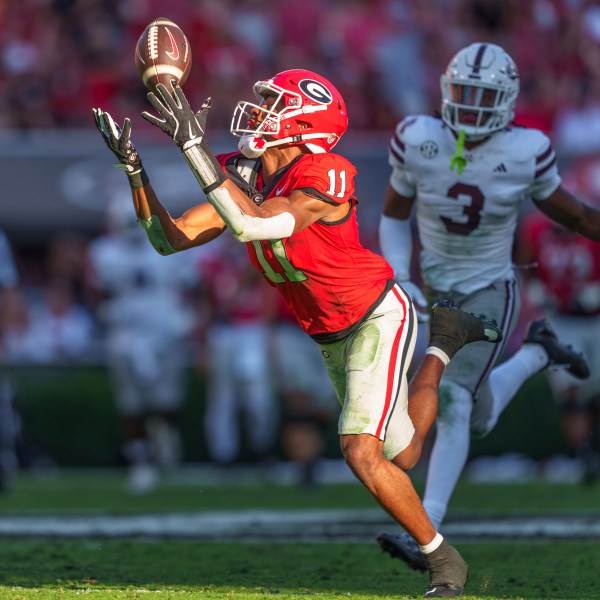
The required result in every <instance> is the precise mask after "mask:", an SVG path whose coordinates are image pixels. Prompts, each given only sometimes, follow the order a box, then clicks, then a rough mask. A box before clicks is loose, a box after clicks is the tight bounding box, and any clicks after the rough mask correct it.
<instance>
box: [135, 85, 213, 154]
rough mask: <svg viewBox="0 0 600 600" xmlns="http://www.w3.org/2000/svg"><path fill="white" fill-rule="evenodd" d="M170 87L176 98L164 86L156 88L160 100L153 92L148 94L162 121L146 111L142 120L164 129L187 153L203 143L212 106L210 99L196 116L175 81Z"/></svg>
mask: <svg viewBox="0 0 600 600" xmlns="http://www.w3.org/2000/svg"><path fill="white" fill-rule="evenodd" d="M171 85H172V87H173V92H174V95H172V94H170V93H169V92H168V90H167V88H166V87H165V86H164V85H163V84H162V83H159V84H158V85H157V86H156V89H157V90H158V92H159V94H160V98H159V97H158V96H157V95H156V94H154V93H153V92H150V93H149V94H148V100H149V101H150V104H152V106H153V107H154V108H155V109H156V111H157V112H158V114H159V115H160V116H161V117H162V118H158V117H156V116H154V115H152V114H150V113H148V112H143V113H142V117H144V119H146V121H148V122H149V123H152V125H156V126H157V127H159V128H160V129H162V130H163V131H164V132H165V133H166V134H167V135H168V136H169V137H170V138H171V139H172V140H173V141H174V142H175V143H176V144H177V145H178V146H179V149H180V150H181V151H182V152H184V151H185V150H188V149H189V148H191V147H192V146H196V145H199V144H202V142H203V140H204V132H205V129H206V117H207V115H208V111H209V109H210V105H211V103H210V98H208V99H207V100H206V101H205V102H204V103H203V104H202V106H201V107H200V110H199V111H198V112H197V113H194V111H193V110H192V108H191V107H190V103H189V102H188V101H187V98H186V97H185V94H184V93H183V90H182V89H181V87H180V86H179V85H177V84H176V83H175V82H174V81H173V82H171ZM203 145H204V144H203Z"/></svg>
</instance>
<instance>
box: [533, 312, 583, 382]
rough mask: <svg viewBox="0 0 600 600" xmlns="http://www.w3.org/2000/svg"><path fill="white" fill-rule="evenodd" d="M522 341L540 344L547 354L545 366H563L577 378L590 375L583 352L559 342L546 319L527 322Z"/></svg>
mask: <svg viewBox="0 0 600 600" xmlns="http://www.w3.org/2000/svg"><path fill="white" fill-rule="evenodd" d="M523 343H524V344H539V345H540V346H542V347H543V348H544V350H545V351H546V353H547V354H548V365H547V366H555V367H564V368H565V369H566V370H567V371H568V372H569V373H571V375H573V377H577V379H587V378H588V377H589V376H590V367H589V365H588V362H587V360H586V359H585V357H584V356H583V354H581V353H580V352H577V351H576V350H574V349H573V348H572V347H571V346H567V345H566V344H561V343H560V342H559V341H558V337H557V336H556V333H554V330H553V329H552V327H551V326H550V323H548V321H546V319H539V320H537V321H532V322H531V323H530V324H529V328H528V329H527V336H526V337H525V339H524V340H523Z"/></svg>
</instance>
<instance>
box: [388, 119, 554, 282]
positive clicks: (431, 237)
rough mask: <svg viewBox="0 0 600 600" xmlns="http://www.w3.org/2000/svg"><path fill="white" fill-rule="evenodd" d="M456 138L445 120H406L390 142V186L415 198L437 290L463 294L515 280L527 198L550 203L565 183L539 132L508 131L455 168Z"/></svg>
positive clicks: (426, 266) (428, 277)
mask: <svg viewBox="0 0 600 600" xmlns="http://www.w3.org/2000/svg"><path fill="white" fill-rule="evenodd" d="M455 152H456V136H455V134H454V133H453V132H452V130H451V129H450V128H448V127H447V126H446V125H445V124H444V122H443V121H442V120H441V119H437V118H435V117H429V116H425V115H420V116H411V117H407V118H405V119H404V120H403V121H402V122H401V123H399V124H398V126H397V128H396V131H395V134H394V136H393V137H392V140H391V142H390V149H389V162H390V165H391V166H392V167H393V171H392V176H391V178H390V185H391V186H392V187H393V188H394V190H395V191H396V192H398V193H399V194H400V195H402V196H406V197H409V198H413V197H415V198H416V218H417V228H418V231H419V237H420V241H421V244H422V247H423V250H422V252H421V269H422V273H423V279H424V281H425V283H426V284H427V285H428V286H430V287H432V288H433V289H435V290H439V291H443V292H449V291H456V292H460V293H463V294H468V293H471V292H473V291H475V290H477V289H482V288H484V287H486V286H488V285H490V284H491V283H492V282H494V281H496V280H498V279H510V278H511V277H513V264H512V247H513V238H514V235H515V230H516V225H517V218H518V216H519V208H520V206H521V203H522V202H523V200H525V199H527V198H533V199H534V200H545V199H546V198H548V196H550V195H551V194H552V192H554V191H555V190H556V189H557V188H558V186H559V185H560V177H559V175H558V170H557V167H556V155H555V153H554V150H553V149H552V145H551V143H550V140H549V139H548V137H547V136H546V135H544V134H543V133H542V132H541V131H538V130H536V129H526V128H520V127H515V128H508V129H505V130H503V131H499V132H496V133H494V134H493V135H492V136H490V138H489V139H487V140H486V141H485V142H483V143H482V144H480V145H479V146H477V147H476V148H473V149H471V150H467V149H465V152H464V157H465V159H466V161H467V163H466V166H465V168H464V170H463V172H462V173H461V174H460V175H459V174H458V173H457V172H456V171H455V170H450V161H451V158H452V156H453V155H454V154H455Z"/></svg>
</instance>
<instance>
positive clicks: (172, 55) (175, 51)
mask: <svg viewBox="0 0 600 600" xmlns="http://www.w3.org/2000/svg"><path fill="white" fill-rule="evenodd" d="M165 29H166V30H167V35H168V36H169V39H170V40H171V48H172V50H171V51H170V52H166V55H167V56H168V57H169V58H170V59H171V60H177V59H178V58H179V48H178V47H177V44H176V43H175V38H174V37H173V34H172V33H171V32H170V31H169V29H168V28H167V27H165Z"/></svg>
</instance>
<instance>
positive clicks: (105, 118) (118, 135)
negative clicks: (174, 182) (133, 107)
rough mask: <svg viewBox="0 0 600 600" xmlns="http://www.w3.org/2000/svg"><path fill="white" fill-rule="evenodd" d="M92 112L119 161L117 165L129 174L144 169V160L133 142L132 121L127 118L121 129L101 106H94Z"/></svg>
mask: <svg viewBox="0 0 600 600" xmlns="http://www.w3.org/2000/svg"><path fill="white" fill-rule="evenodd" d="M92 113H93V115H94V121H95V122H96V127H97V128H98V131H99V132H100V133H101V134H102V139H103V140H104V142H105V143H106V145H107V146H108V149H109V150H110V151H111V152H112V153H113V154H114V155H115V156H116V157H117V160H118V161H119V165H117V166H118V167H119V168H121V169H123V170H124V171H125V172H126V173H127V174H128V175H133V174H135V173H139V172H140V171H141V169H142V160H141V159H140V155H139V154H138V153H137V150H136V149H135V147H134V146H133V144H132V143H131V121H130V120H129V119H125V121H124V122H123V129H121V128H120V127H119V126H118V125H117V124H116V123H115V122H114V120H113V118H112V117H111V116H110V115H109V114H108V113H107V112H104V111H103V110H102V109H101V108H92Z"/></svg>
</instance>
